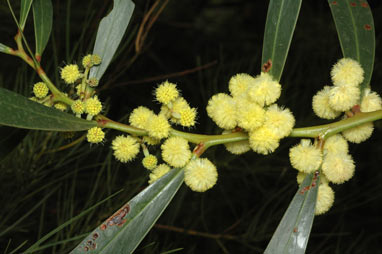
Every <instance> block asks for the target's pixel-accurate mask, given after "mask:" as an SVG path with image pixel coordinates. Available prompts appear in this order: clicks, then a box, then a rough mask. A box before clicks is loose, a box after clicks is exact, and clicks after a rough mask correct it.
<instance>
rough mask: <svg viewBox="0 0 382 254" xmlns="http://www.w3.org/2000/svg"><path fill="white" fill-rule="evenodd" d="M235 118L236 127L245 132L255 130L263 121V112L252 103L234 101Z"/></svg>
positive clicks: (241, 100)
mask: <svg viewBox="0 0 382 254" xmlns="http://www.w3.org/2000/svg"><path fill="white" fill-rule="evenodd" d="M235 102H236V118H237V123H238V125H239V126H240V127H241V128H243V129H246V130H247V131H252V130H255V129H256V128H258V127H260V126H261V125H263V123H264V121H265V110H264V109H263V108H262V107H260V106H259V105H258V104H256V103H254V102H250V101H248V100H243V99H236V98H235Z"/></svg>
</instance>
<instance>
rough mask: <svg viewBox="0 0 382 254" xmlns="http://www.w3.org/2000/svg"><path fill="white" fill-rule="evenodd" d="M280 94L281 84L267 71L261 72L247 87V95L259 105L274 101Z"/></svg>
mask: <svg viewBox="0 0 382 254" xmlns="http://www.w3.org/2000/svg"><path fill="white" fill-rule="evenodd" d="M280 95H281V85H280V84H279V83H278V82H277V81H275V80H273V78H272V76H271V75H270V74H269V73H267V72H266V73H265V72H262V73H261V74H260V76H257V77H256V78H255V81H254V82H253V84H252V85H251V86H250V87H249V88H248V96H249V98H250V99H251V100H252V101H253V102H256V103H257V104H259V105H260V106H262V107H263V106H266V105H270V104H272V103H274V102H275V101H276V100H277V99H278V98H279V97H280Z"/></svg>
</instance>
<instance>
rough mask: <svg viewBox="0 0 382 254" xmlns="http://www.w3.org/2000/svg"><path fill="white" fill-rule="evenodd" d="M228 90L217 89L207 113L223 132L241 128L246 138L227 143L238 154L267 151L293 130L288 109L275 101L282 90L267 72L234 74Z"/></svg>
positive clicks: (263, 152)
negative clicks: (249, 151)
mask: <svg viewBox="0 0 382 254" xmlns="http://www.w3.org/2000/svg"><path fill="white" fill-rule="evenodd" d="M228 88H229V91H230V94H225V93H219V94H216V95H214V96H212V97H211V99H210V100H209V101H208V105H207V113H208V115H209V117H211V118H212V120H213V121H214V122H215V123H216V124H217V125H218V126H219V127H220V128H222V129H224V131H223V133H229V132H235V131H237V129H238V128H239V129H242V130H244V131H246V132H248V135H249V141H240V142H235V143H230V144H226V147H227V150H228V151H230V152H232V153H234V154H240V153H244V152H247V151H248V150H249V149H250V148H252V150H254V151H255V152H257V153H260V154H265V155H266V154H269V153H271V152H273V151H274V150H275V149H276V148H277V147H278V146H279V141H280V139H282V138H284V137H286V136H288V135H289V134H290V132H291V131H292V128H293V126H294V123H295V120H294V117H293V115H292V113H291V112H290V110H289V109H287V108H283V107H280V106H278V105H277V104H275V102H276V101H277V99H278V98H279V97H280V94H281V85H280V84H279V83H278V82H277V81H275V80H274V79H273V78H272V76H271V75H270V74H269V73H265V72H262V73H261V74H260V75H258V76H257V77H252V76H250V75H248V74H245V73H240V74H236V75H235V76H233V77H232V78H231V79H230V81H229V86H228Z"/></svg>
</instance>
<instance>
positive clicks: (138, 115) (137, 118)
mask: <svg viewBox="0 0 382 254" xmlns="http://www.w3.org/2000/svg"><path fill="white" fill-rule="evenodd" d="M153 116H155V114H154V112H153V111H151V110H150V109H148V108H146V107H143V106H139V107H138V108H135V109H134V110H133V112H131V114H130V117H129V122H130V124H131V125H132V126H134V127H137V128H141V129H146V127H147V123H148V121H149V119H150V118H152V117H153Z"/></svg>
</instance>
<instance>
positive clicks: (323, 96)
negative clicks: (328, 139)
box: [312, 86, 341, 119]
mask: <svg viewBox="0 0 382 254" xmlns="http://www.w3.org/2000/svg"><path fill="white" fill-rule="evenodd" d="M330 88H331V87H330V86H325V87H324V88H323V89H322V90H321V91H318V92H317V94H316V95H314V96H313V101H312V107H313V111H314V113H315V114H316V115H317V116H318V117H320V118H324V119H334V118H336V117H338V116H339V115H340V114H341V111H337V110H334V109H333V108H331V107H330V105H329V94H330Z"/></svg>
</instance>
